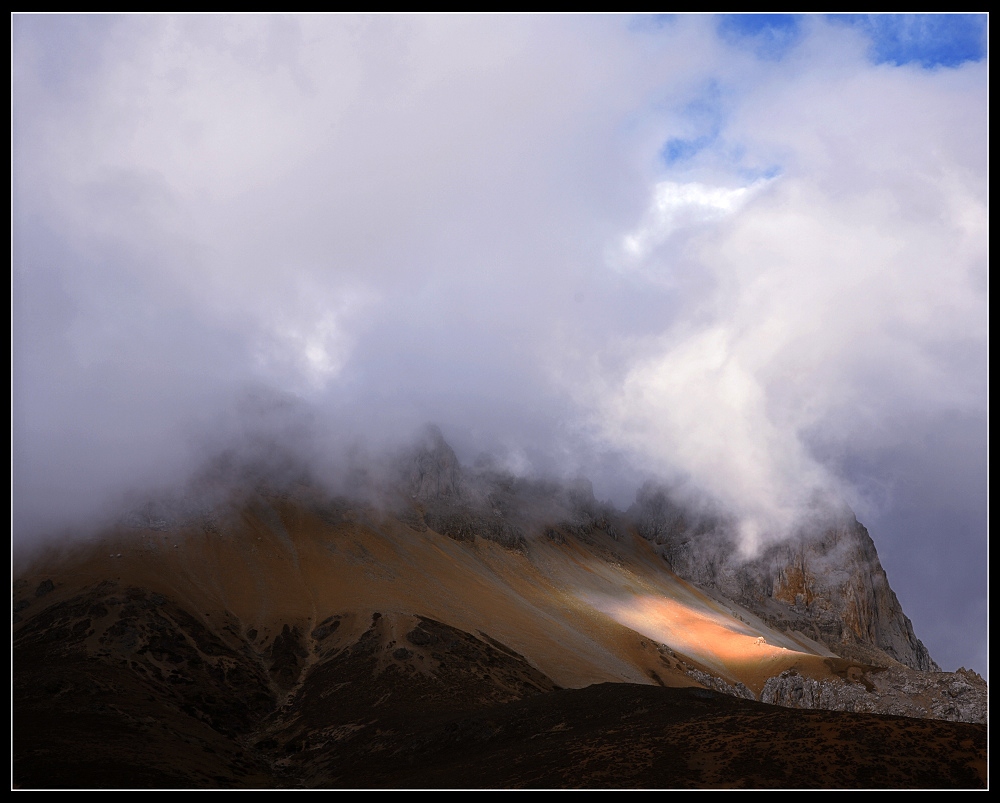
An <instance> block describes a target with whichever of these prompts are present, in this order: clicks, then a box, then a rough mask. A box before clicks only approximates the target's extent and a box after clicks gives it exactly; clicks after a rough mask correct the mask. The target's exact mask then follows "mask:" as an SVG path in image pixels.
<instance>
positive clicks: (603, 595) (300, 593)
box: [20, 498, 829, 693]
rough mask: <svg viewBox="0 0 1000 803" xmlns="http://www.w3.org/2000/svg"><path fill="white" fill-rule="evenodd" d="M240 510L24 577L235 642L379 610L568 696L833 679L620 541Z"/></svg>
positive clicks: (124, 537)
mask: <svg viewBox="0 0 1000 803" xmlns="http://www.w3.org/2000/svg"><path fill="white" fill-rule="evenodd" d="M239 511H240V512H239V513H234V514H232V515H230V516H229V517H228V518H226V519H225V520H223V521H220V522H218V523H217V524H216V525H213V526H211V527H197V528H195V527H189V528H186V529H178V530H174V531H169V532H158V531H155V530H134V529H129V530H122V531H119V532H117V533H116V534H113V535H111V536H108V537H106V538H104V539H102V540H100V541H95V542H91V543H89V544H87V545H82V546H78V547H76V548H74V549H73V550H71V551H67V552H63V553H61V554H59V555H53V554H50V555H47V556H46V557H44V558H39V559H38V560H36V561H35V563H34V564H33V565H32V566H31V567H30V568H29V569H28V570H27V571H26V572H23V573H20V578H21V579H22V580H23V581H25V582H26V583H27V584H28V585H27V587H33V585H32V584H34V585H37V584H38V583H39V582H42V581H43V580H46V579H51V580H52V581H53V582H54V584H55V590H54V591H53V592H52V593H51V594H50V595H49V596H47V597H46V599H45V604H46V605H47V604H50V603H51V602H56V601H58V600H59V599H60V598H65V597H69V596H71V595H72V594H74V593H76V592H77V590H78V589H81V588H84V587H87V586H91V585H94V584H96V583H99V582H101V581H103V580H107V579H111V580H115V581H117V582H119V583H120V584H123V585H126V586H138V587H142V588H146V589H149V590H150V591H153V592H157V593H161V594H165V595H168V596H170V597H171V598H172V599H174V600H176V601H177V602H178V603H180V604H182V605H184V606H185V607H186V608H187V609H189V610H190V611H192V612H198V613H199V614H200V615H201V616H202V617H203V618H204V624H205V625H206V626H207V627H209V628H211V629H214V630H215V631H216V633H217V635H218V636H219V637H220V638H223V639H226V640H230V641H231V640H233V639H238V638H243V639H248V638H249V639H250V640H252V641H256V642H257V643H265V642H268V641H270V640H273V639H274V637H275V636H276V635H277V634H279V633H280V632H281V630H282V628H283V627H284V626H285V625H297V626H299V627H300V628H301V629H302V630H303V631H304V632H307V633H308V632H312V630H314V629H315V628H316V627H317V626H318V625H319V624H320V623H321V622H322V621H323V620H324V619H325V618H326V617H328V616H331V615H334V614H344V613H357V614H361V615H360V616H357V617H353V618H352V621H354V622H356V623H357V624H356V626H357V628H358V633H357V634H356V635H357V636H360V635H361V632H362V631H363V629H364V628H365V627H367V622H368V616H369V614H370V613H373V612H376V611H378V612H381V613H383V614H387V613H396V614H403V615H417V616H424V617H429V618H431V619H435V620H437V621H440V622H443V623H446V624H448V625H451V626H453V627H456V628H458V629H460V630H464V631H466V632H469V633H480V634H486V635H488V636H489V637H490V638H492V639H496V640H497V641H499V642H502V643H503V644H504V645H506V646H507V647H509V648H511V649H513V650H515V651H517V652H518V653H520V654H521V655H523V656H524V657H525V658H526V659H527V660H528V661H529V662H531V663H532V664H533V665H535V666H536V667H537V668H538V669H540V670H541V671H542V672H544V673H545V674H546V675H548V676H549V677H551V678H552V679H553V680H554V681H555V682H556V683H557V684H559V685H561V686H565V687H582V686H586V685H589V684H592V683H599V682H604V681H627V682H637V683H653V682H660V683H662V684H664V685H672V686H679V685H694V684H695V683H696V681H695V680H693V679H692V678H691V676H689V675H688V674H686V673H685V669H686V668H692V667H694V668H698V669H701V670H703V671H708V672H710V673H711V674H715V675H718V676H720V677H722V678H723V679H725V680H726V681H727V682H730V683H736V682H741V683H743V684H745V685H746V686H748V687H749V688H750V689H752V690H753V691H754V692H755V693H759V691H760V688H761V687H762V685H763V682H764V680H765V679H766V678H767V677H770V676H772V675H775V674H778V673H780V672H781V671H782V670H784V669H786V668H789V667H792V666H797V667H798V668H799V670H800V671H801V672H803V673H804V674H810V675H813V676H825V675H826V674H828V670H827V669H826V667H825V665H824V663H823V659H822V656H828V655H829V652H827V651H826V650H825V649H824V648H822V647H820V646H819V645H817V644H815V643H813V642H810V641H808V640H807V639H805V638H799V637H792V636H789V635H787V634H783V633H779V632H776V631H773V630H771V629H769V628H767V627H766V625H764V623H763V622H761V621H760V620H759V619H757V618H756V617H754V616H753V615H752V614H750V613H749V612H747V611H745V610H742V609H740V608H738V607H737V606H734V605H727V604H724V603H722V602H719V601H716V600H713V599H711V598H709V597H707V596H706V595H704V594H702V593H701V592H700V591H698V590H697V589H695V588H694V587H692V586H690V585H689V584H687V583H685V582H684V581H682V580H680V579H679V578H677V577H676V576H675V575H673V573H672V572H670V571H669V568H668V567H667V565H666V564H665V563H664V561H663V560H662V559H661V558H659V557H658V556H657V555H656V554H655V553H654V552H653V551H652V549H651V548H650V547H649V545H648V544H647V542H645V541H644V540H643V539H641V538H638V537H634V536H632V535H631V534H629V533H622V534H621V536H620V537H619V539H618V540H615V539H612V538H610V537H609V536H607V535H606V534H604V533H601V532H595V534H594V535H592V536H586V537H581V538H572V539H560V541H559V542H556V541H551V540H547V539H544V538H540V539H537V540H532V541H529V543H528V545H527V547H526V548H525V549H524V550H521V551H517V550H511V549H507V548H505V547H502V546H499V545H497V544H495V543H493V542H491V541H486V540H482V539H479V538H476V539H475V540H474V541H473V542H460V541H456V540H453V539H451V538H448V537H445V536H443V535H440V534H438V533H436V532H434V531H433V530H430V529H427V530H423V531H420V530H417V529H414V528H412V527H410V526H407V525H406V524H403V523H402V522H401V521H400V520H399V519H397V518H396V517H394V516H390V515H384V514H376V513H374V512H373V511H359V510H346V511H342V512H340V513H338V514H337V515H336V516H331V515H330V514H329V512H328V511H324V510H323V509H321V508H317V507H316V506H311V505H309V504H304V503H302V502H301V500H299V501H294V502H293V501H290V500H287V499H280V498H267V499H263V498H258V499H256V500H254V501H253V502H251V503H248V504H245V505H243V506H241V507H240V508H239ZM40 605H41V602H39V603H35V604H34V605H33V606H32V608H31V609H28V610H26V611H25V612H24V615H26V616H30V615H31V614H32V613H33V612H34V611H37V610H38V609H40V607H39V606H40ZM349 637H350V634H348V633H341V634H340V638H341V639H344V638H349ZM659 645H666V646H667V647H669V648H670V651H672V652H673V653H674V655H671V654H670V651H667V650H663V649H661V648H660V647H659ZM685 665H686V666H685Z"/></svg>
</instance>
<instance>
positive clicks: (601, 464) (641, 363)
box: [12, 15, 988, 538]
mask: <svg viewBox="0 0 1000 803" xmlns="http://www.w3.org/2000/svg"><path fill="white" fill-rule="evenodd" d="M737 22H739V21H737ZM772 22H773V24H771V23H768V26H765V27H764V28H762V29H761V30H759V31H757V30H756V29H755V30H754V31H748V30H747V29H746V24H745V21H744V22H743V23H740V24H739V25H737V24H736V23H734V22H733V21H729V22H726V21H722V22H720V21H718V20H715V19H713V18H702V17H697V16H679V17H675V18H670V19H664V20H655V21H654V20H651V19H649V18H643V19H641V20H640V21H639V24H636V22H635V21H634V20H630V19H619V18H614V17H552V18H549V17H511V16H506V17H476V16H472V17H464V16H447V17H437V16H407V17H391V16H375V17H361V16H336V17H283V16H217V17H204V16H180V17H167V16H150V17H136V16H127V17H58V16H38V17H35V16H28V15H22V16H17V17H15V18H14V25H13V47H14V64H13V67H14V69H13V91H14V112H13V145H14V158H13V179H12V182H13V198H14V213H13V221H12V222H13V235H14V259H13V281H12V284H13V291H14V310H13V313H14V316H13V334H14V369H13V378H14V391H13V397H14V398H13V401H14V421H13V424H14V439H13V440H14V443H13V456H14V468H15V478H14V509H15V522H16V527H15V530H16V532H15V535H16V537H18V538H22V537H23V538H27V537H29V535H27V534H28V533H36V532H38V531H39V530H40V529H45V528H49V529H51V528H53V527H56V526H69V525H72V524H74V523H75V522H77V521H79V520H80V517H81V516H82V515H83V512H84V511H90V512H94V511H97V510H99V509H101V510H103V509H104V508H105V507H106V506H108V505H111V506H112V507H113V503H112V502H111V501H109V500H113V499H114V498H116V496H115V495H116V494H117V493H118V492H119V490H120V489H121V488H123V487H125V486H130V485H134V484H146V485H151V484H156V483H166V482H173V481H177V478H180V477H183V476H185V475H186V474H187V473H190V471H192V470H194V468H196V467H197V466H198V465H200V463H201V461H203V460H204V459H205V458H206V456H207V455H206V451H207V450H208V444H213V445H215V444H217V443H218V439H217V438H215V437H214V435H215V434H218V433H221V432H228V429H227V428H226V426H224V425H223V424H220V423H219V422H220V421H221V420H224V419H225V418H226V416H227V415H230V414H232V411H234V410H244V409H245V405H241V402H240V401H239V400H240V399H241V398H244V397H245V396H246V395H247V394H248V393H258V392H260V388H262V387H266V388H270V389H271V392H273V393H274V394H276V395H277V397H279V398H284V397H285V396H289V395H290V396H292V397H295V398H297V399H298V400H299V402H300V403H301V404H302V405H303V406H304V407H307V408H308V409H309V410H310V411H311V413H310V415H312V416H313V417H314V420H315V426H314V429H313V430H310V431H312V432H316V431H323V430H328V431H331V432H332V431H336V432H338V433H348V435H345V436H344V439H348V437H349V436H350V437H353V436H357V437H365V438H368V439H370V440H372V441H385V442H388V441H391V440H393V439H395V438H402V437H405V436H406V435H407V434H408V433H410V432H412V431H413V430H414V429H415V428H416V427H418V426H420V425H422V424H423V423H425V422H426V421H428V420H432V421H437V422H439V423H440V424H441V425H442V427H443V428H444V430H445V433H446V435H447V436H448V437H449V439H450V440H453V441H454V442H455V445H456V447H457V448H458V449H459V452H460V454H462V455H463V458H465V459H471V458H472V457H474V456H475V455H476V454H477V453H478V452H479V451H483V450H486V451H498V452H500V453H502V454H505V455H507V457H508V459H509V460H510V461H512V462H513V463H516V465H518V466H519V467H521V468H523V469H525V470H536V471H555V472H561V473H564V474H567V475H573V474H576V473H579V472H587V473H590V474H591V475H593V476H594V479H595V485H596V487H597V489H598V492H599V493H601V492H602V490H601V489H607V490H606V493H608V494H615V495H616V501H619V502H620V503H627V501H628V499H627V492H626V491H625V490H624V488H625V486H626V485H627V483H626V482H624V480H623V477H626V476H628V477H629V478H635V479H636V480H638V479H639V478H641V476H643V475H644V474H646V473H654V472H655V473H661V474H662V473H666V474H670V475H671V476H674V477H684V478H686V481H687V482H688V483H689V484H690V485H691V486H692V487H695V486H697V487H699V488H701V489H702V490H704V491H706V492H708V493H710V494H711V495H713V496H714V497H715V498H717V499H718V500H721V501H723V502H725V503H726V504H727V505H730V506H732V507H733V508H734V509H736V510H737V511H738V512H739V513H741V514H742V515H744V517H745V518H746V520H747V521H748V522H750V523H751V524H753V526H752V527H751V526H750V525H748V527H749V529H748V532H749V531H750V530H751V529H754V528H757V529H758V530H759V533H762V534H759V535H758V536H754V537H755V538H756V537H759V538H766V537H767V532H774V533H777V532H780V531H783V530H784V529H786V528H787V526H789V525H788V522H790V521H792V520H793V519H794V516H795V513H796V511H797V510H798V509H799V508H801V507H802V505H803V504H804V503H805V502H804V500H808V499H810V498H812V495H813V494H814V493H815V492H816V491H817V489H821V490H823V491H824V492H834V493H838V494H843V495H846V496H848V498H850V499H851V500H852V501H855V500H862V501H863V500H866V499H873V498H875V496H876V494H872V493H869V489H868V486H867V485H866V484H865V483H864V482H860V481H858V482H856V481H855V478H854V477H853V476H851V471H850V470H849V469H848V468H847V467H849V466H851V465H857V464H858V459H857V455H858V453H859V452H860V453H864V452H865V450H866V449H874V448H876V446H877V448H878V449H879V450H881V451H880V452H879V454H880V455H881V454H883V452H884V450H889V451H890V452H891V450H892V448H893V444H896V445H898V444H901V443H905V442H906V440H907V438H908V437H909V435H908V432H909V427H910V426H911V423H912V422H918V421H919V422H921V423H920V426H926V425H927V422H928V421H932V420H934V418H935V416H939V415H946V414H951V413H954V412H955V411H962V413H963V415H967V416H971V417H972V418H973V419H975V418H976V416H979V417H984V416H985V401H984V399H985V390H984V382H985V371H984V363H983V354H984V350H985V342H986V341H985V337H986V335H985V333H986V310H987V292H986V261H985V260H986V250H985V249H986V242H987V240H986V237H987V235H986V231H987V228H986V226H987V222H988V215H987V211H986V210H987V206H986V182H985V175H986V174H985V165H986V162H985V157H986V152H987V150H986V139H985V132H986V116H985V115H986V101H985V99H986V88H985V87H986V65H985V63H982V62H974V61H973V62H970V61H965V60H963V61H962V62H961V63H960V64H959V66H956V67H954V68H947V69H941V68H939V67H935V69H932V70H921V69H919V68H917V67H906V68H896V67H893V66H891V65H892V63H893V62H891V61H889V62H883V63H881V64H877V63H873V60H872V59H871V58H869V55H868V51H867V50H866V48H867V47H868V44H869V43H870V41H871V40H870V38H869V36H868V33H866V31H867V29H865V28H864V27H863V26H862V27H861V28H859V27H858V26H854V27H851V26H845V25H840V24H833V23H829V22H827V21H826V20H825V19H824V18H819V17H804V18H801V19H799V18H796V20H795V21H794V24H785V23H784V22H783V21H781V20H777V21H772ZM654 23H655V24H654ZM734 25H735V26H736V27H734ZM741 25H742V27H740V26H741ZM765 29H766V30H765ZM737 34H739V35H738V36H737ZM778 34H781V35H780V36H778ZM747 36H749V37H750V40H752V41H753V42H757V44H755V45H753V46H751V47H748V46H747V41H750V40H747ZM755 37H756V38H755ZM761 37H764V39H765V40H767V42H771V45H774V47H770V46H769V48H770V49H768V48H765V51H766V52H763V51H760V47H759V46H758V45H760V41H763V40H761ZM758 40H760V41H758ZM765 44H766V42H765ZM761 46H762V45H761ZM762 53H763V54H762ZM918 63H919V62H918ZM671 143H674V145H675V146H676V147H675V148H674V149H673V150H671ZM678 143H680V144H679V145H678ZM684 143H687V144H688V145H690V147H689V148H687V149H686V150H685V147H687V146H686V145H685V146H684V147H681V146H682V145H684ZM678 148H679V149H680V150H678ZM671 154H673V156H671ZM674 157H676V158H674ZM243 414H244V413H241V415H243ZM251 418H252V416H251ZM913 425H914V426H915V425H916V424H913ZM310 426H313V425H310ZM313 437H318V436H312V435H311V436H309V438H313ZM309 438H304V440H309ZM339 438H340V436H339V435H338V437H337V438H333V439H332V440H331V449H335V448H340V447H341V446H342V445H343V442H344V441H343V440H340V439H339ZM334 444H335V445H334ZM213 448H214V446H213ZM880 459H881V458H880ZM862 462H863V461H862ZM931 463H933V456H932V455H928V465H930V464H931ZM632 487H634V486H632ZM880 498H887V497H885V495H884V494H883V495H882V497H880ZM53 500H56V501H53ZM754 522H756V523H755V524H754ZM769 528H770V529H769Z"/></svg>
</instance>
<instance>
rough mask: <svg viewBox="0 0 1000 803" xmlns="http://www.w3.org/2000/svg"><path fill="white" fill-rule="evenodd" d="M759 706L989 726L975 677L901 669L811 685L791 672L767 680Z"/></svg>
mask: <svg viewBox="0 0 1000 803" xmlns="http://www.w3.org/2000/svg"><path fill="white" fill-rule="evenodd" d="M760 701H761V702H762V703H772V704H774V705H781V706H784V707H786V708H819V709H827V710H832V711H854V712H858V713H870V714H889V715H893V716H904V717H920V718H925V719H946V720H950V721H953V722H979V723H985V722H986V721H987V717H988V713H989V709H988V689H987V686H986V682H985V681H984V680H983V679H982V678H981V677H980V676H979V675H978V674H976V673H975V672H972V671H970V670H968V669H960V670H958V672H918V671H914V670H912V669H907V668H905V667H898V666H897V667H886V668H882V667H879V668H874V667H867V668H861V667H851V671H850V673H849V674H848V676H847V677H846V678H834V679H831V680H822V681H818V680H814V679H812V678H807V677H803V676H802V675H800V674H798V673H797V672H795V671H794V670H789V671H787V672H782V673H781V674H780V675H778V676H777V677H773V678H769V679H768V680H767V682H766V683H765V684H764V689H763V691H762V692H761V696H760Z"/></svg>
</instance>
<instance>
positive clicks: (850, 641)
mask: <svg viewBox="0 0 1000 803" xmlns="http://www.w3.org/2000/svg"><path fill="white" fill-rule="evenodd" d="M629 514H630V517H631V518H632V520H633V521H634V522H635V525H636V527H637V529H638V531H639V533H640V534H641V535H642V536H643V537H645V538H646V539H648V540H650V541H652V542H653V543H655V544H656V545H657V546H658V548H659V550H660V552H661V554H662V555H663V556H664V558H666V560H667V562H668V563H669V564H670V566H671V568H673V570H674V571H675V572H677V574H679V575H680V576H681V577H683V578H685V579H686V580H689V581H691V582H693V583H696V584H698V585H700V586H702V587H703V588H709V589H713V590H715V591H717V592H718V593H720V594H721V595H722V596H724V597H726V598H728V599H731V600H733V601H734V602H738V603H739V604H740V605H743V606H744V607H746V608H749V609H750V610H752V611H753V612H754V613H756V614H757V615H759V616H761V617H762V618H763V619H764V620H765V621H767V622H768V623H770V624H771V625H773V626H775V627H778V628H780V629H782V630H797V631H800V632H802V633H804V634H805V635H807V636H809V637H810V638H813V639H815V640H817V641H819V642H821V643H823V644H825V645H827V646H828V647H829V648H830V649H831V650H832V651H833V652H834V653H836V654H837V655H840V656H841V657H844V658H851V659H853V660H858V661H863V662H866V663H872V664H881V665H886V664H893V663H895V662H899V663H901V664H903V665H904V666H907V667H910V668H912V669H918V670H922V671H940V668H939V667H938V666H937V664H935V663H934V661H933V660H932V659H931V657H930V655H929V653H928V652H927V648H926V647H924V645H923V644H922V643H921V641H920V640H919V639H918V638H917V637H916V636H915V635H914V633H913V625H912V624H911V623H910V620H909V619H908V618H907V617H906V615H905V614H904V613H903V609H902V607H901V606H900V604H899V600H898V599H897V598H896V594H895V593H894V592H893V590H892V588H891V587H890V586H889V581H888V579H887V578H886V574H885V570H884V569H883V568H882V564H881V563H880V562H879V558H878V553H877V552H876V550H875V544H874V543H873V542H872V539H871V537H870V536H869V535H868V531H867V530H866V529H865V528H864V527H863V526H862V525H861V524H859V523H858V521H857V519H855V518H854V516H853V514H850V513H849V512H839V511H836V512H834V511H831V512H830V513H829V514H828V515H826V516H824V517H823V519H821V520H822V522H823V523H822V524H819V525H815V526H813V527H812V528H810V529H804V530H803V531H802V532H800V533H799V534H798V535H797V536H796V537H794V538H792V539H788V540H785V541H782V542H780V543H776V544H772V545H770V546H768V547H767V548H765V549H764V550H763V551H762V552H761V553H760V554H759V555H757V556H756V557H754V558H752V559H749V560H748V559H746V558H745V557H744V556H742V555H741V554H740V553H739V551H738V549H737V547H736V544H735V541H734V539H733V538H732V536H731V535H730V533H731V532H732V529H731V528H730V527H728V526H727V524H726V522H725V521H722V520H721V519H711V518H707V517H702V518H700V519H699V518H695V517H692V516H691V515H690V514H688V513H686V512H685V511H684V510H683V508H681V507H680V506H679V505H677V504H675V503H674V502H672V501H671V499H670V497H669V495H668V494H667V492H666V491H664V490H663V489H658V488H655V487H652V486H647V487H645V488H643V489H642V490H641V491H640V492H639V494H638V495H637V499H636V503H635V505H633V507H632V508H631V510H630V511H629Z"/></svg>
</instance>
